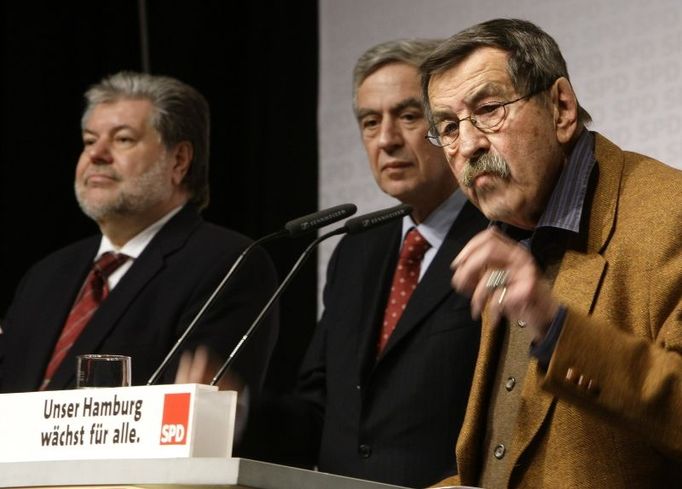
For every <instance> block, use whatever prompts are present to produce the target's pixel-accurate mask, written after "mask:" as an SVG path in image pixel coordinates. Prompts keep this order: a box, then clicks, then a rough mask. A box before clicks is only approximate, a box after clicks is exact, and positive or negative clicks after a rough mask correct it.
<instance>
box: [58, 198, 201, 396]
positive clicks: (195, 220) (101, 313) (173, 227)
mask: <svg viewBox="0 0 682 489" xmlns="http://www.w3.org/2000/svg"><path fill="white" fill-rule="evenodd" d="M199 223H200V217H199V216H198V214H197V213H196V211H195V210H194V207H193V206H185V208H183V209H182V210H181V211H180V212H178V214H176V215H175V216H174V217H173V218H172V219H171V220H170V221H169V222H168V223H166V225H165V226H164V227H163V228H162V229H161V230H160V231H159V232H158V234H157V235H156V236H155V237H154V238H153V239H152V241H151V242H150V243H149V244H148V245H147V247H146V248H145V250H144V251H143V252H142V254H141V255H140V256H139V257H138V258H137V259H136V260H135V262H134V263H133V266H132V267H131V268H130V270H128V272H126V274H125V275H124V276H123V278H122V279H121V282H120V283H119V284H118V285H117V286H116V287H115V288H114V289H113V290H112V291H111V293H110V294H109V296H108V297H107V299H106V300H105V301H104V302H103V303H102V304H101V306H100V307H99V308H98V309H97V311H96V312H95V314H94V315H93V317H92V319H91V320H90V323H89V324H88V325H87V326H86V327H85V329H84V330H83V333H81V335H80V336H79V337H78V339H77V340H76V342H75V343H74V344H73V346H72V347H71V349H70V350H69V353H68V354H67V355H66V357H65V358H64V361H62V363H61V365H60V366H59V368H58V369H57V371H56V372H55V375H54V378H53V379H52V382H51V384H50V385H51V386H53V388H63V387H65V386H68V385H70V384H71V383H72V382H73V380H74V378H75V364H76V363H75V362H76V360H75V359H76V356H77V355H80V354H82V353H92V352H96V351H98V348H99V347H100V345H101V344H102V342H103V341H104V340H105V339H106V337H107V336H108V335H109V333H110V332H111V330H112V329H113V328H114V327H115V326H116V324H117V323H118V322H119V320H120V319H121V318H122V317H123V316H124V314H125V313H126V311H127V310H128V308H129V307H130V305H131V304H132V303H133V302H134V300H135V298H136V297H137V296H138V295H139V293H140V291H141V290H142V289H143V288H144V287H145V285H146V284H148V283H149V282H150V281H151V280H152V279H153V278H154V277H155V276H156V275H157V274H158V273H159V271H161V270H162V269H163V266H164V262H165V259H166V256H167V255H168V254H170V253H172V252H174V251H175V250H177V249H178V248H180V247H181V246H182V245H183V244H184V243H185V242H186V240H187V239H188V237H189V235H190V234H191V232H192V231H193V230H194V228H195V227H196V226H198V225H199ZM112 353H114V352H112Z"/></svg>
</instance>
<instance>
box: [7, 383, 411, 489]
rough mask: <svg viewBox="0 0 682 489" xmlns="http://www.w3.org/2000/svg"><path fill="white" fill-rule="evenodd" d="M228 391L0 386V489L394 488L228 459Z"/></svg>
mask: <svg viewBox="0 0 682 489" xmlns="http://www.w3.org/2000/svg"><path fill="white" fill-rule="evenodd" d="M236 399H237V393H236V392H233V391H218V390H217V388H215V387H209V386H204V385H199V384H173V385H159V386H140V387H120V388H106V389H83V390H71V391H45V392H29V393H19V394H2V395H0V488H5V487H17V488H26V487H58V486H60V487H64V486H67V487H68V486H71V487H73V486H81V487H84V486H100V487H101V486H116V487H119V488H120V487H156V486H158V487H177V488H186V487H197V488H210V489H213V488H223V487H224V488H244V489H245V488H250V489H382V488H383V489H390V488H398V486H392V485H388V484H381V483H376V482H370V481H364V480H359V479H353V478H349V477H343V476H338V475H332V474H326V473H321V472H316V471H312V470H304V469H298V468H293V467H285V466H282V465H276V464H270V463H265V462H258V461H255V460H247V459H239V458H231V454H232V437H233V433H234V417H235V411H236Z"/></svg>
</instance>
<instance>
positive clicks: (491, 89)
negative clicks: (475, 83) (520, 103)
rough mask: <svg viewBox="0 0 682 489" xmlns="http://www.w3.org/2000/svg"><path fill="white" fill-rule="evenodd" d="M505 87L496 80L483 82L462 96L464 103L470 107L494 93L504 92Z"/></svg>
mask: <svg viewBox="0 0 682 489" xmlns="http://www.w3.org/2000/svg"><path fill="white" fill-rule="evenodd" d="M505 88H506V87H505V86H504V85H502V84H500V83H498V82H488V83H485V84H483V85H481V86H480V87H478V88H477V89H476V90H474V91H473V92H471V93H470V94H468V95H467V96H466V97H464V104H465V105H467V106H469V107H471V106H473V105H476V104H477V103H478V102H480V101H481V100H482V99H484V98H486V97H490V96H494V95H496V96H502V94H503V92H505Z"/></svg>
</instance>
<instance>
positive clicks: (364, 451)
mask: <svg viewBox="0 0 682 489" xmlns="http://www.w3.org/2000/svg"><path fill="white" fill-rule="evenodd" d="M358 453H359V454H360V456H361V457H362V458H369V456H370V455H372V447H370V446H369V445H365V444H362V445H360V446H359V447H358Z"/></svg>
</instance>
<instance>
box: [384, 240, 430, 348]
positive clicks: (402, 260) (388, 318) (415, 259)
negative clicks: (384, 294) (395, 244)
mask: <svg viewBox="0 0 682 489" xmlns="http://www.w3.org/2000/svg"><path fill="white" fill-rule="evenodd" d="M430 247H431V245H430V244H429V242H428V241H426V240H425V239H424V238H423V236H422V235H421V234H419V231H417V228H412V229H410V231H409V232H408V233H407V235H405V241H404V242H403V247H402V248H401V249H400V256H399V257H398V265H397V266H396V269H395V272H394V274H393V282H392V284H391V293H390V294H389V297H388V302H387V303H386V311H385V312H384V323H383V325H382V327H381V334H380V336H379V344H378V351H377V354H381V352H382V351H383V349H384V347H385V346H386V343H388V339H389V338H390V337H391V333H393V330H394V329H395V326H396V324H398V320H399V319H400V316H401V315H402V313H403V311H404V310H405V306H407V301H409V300H410V296H411V295H412V292H413V291H414V289H416V288H417V282H418V281H419V268H420V267H421V262H422V259H423V258H424V253H426V251H427V250H428V249H429V248H430Z"/></svg>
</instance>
